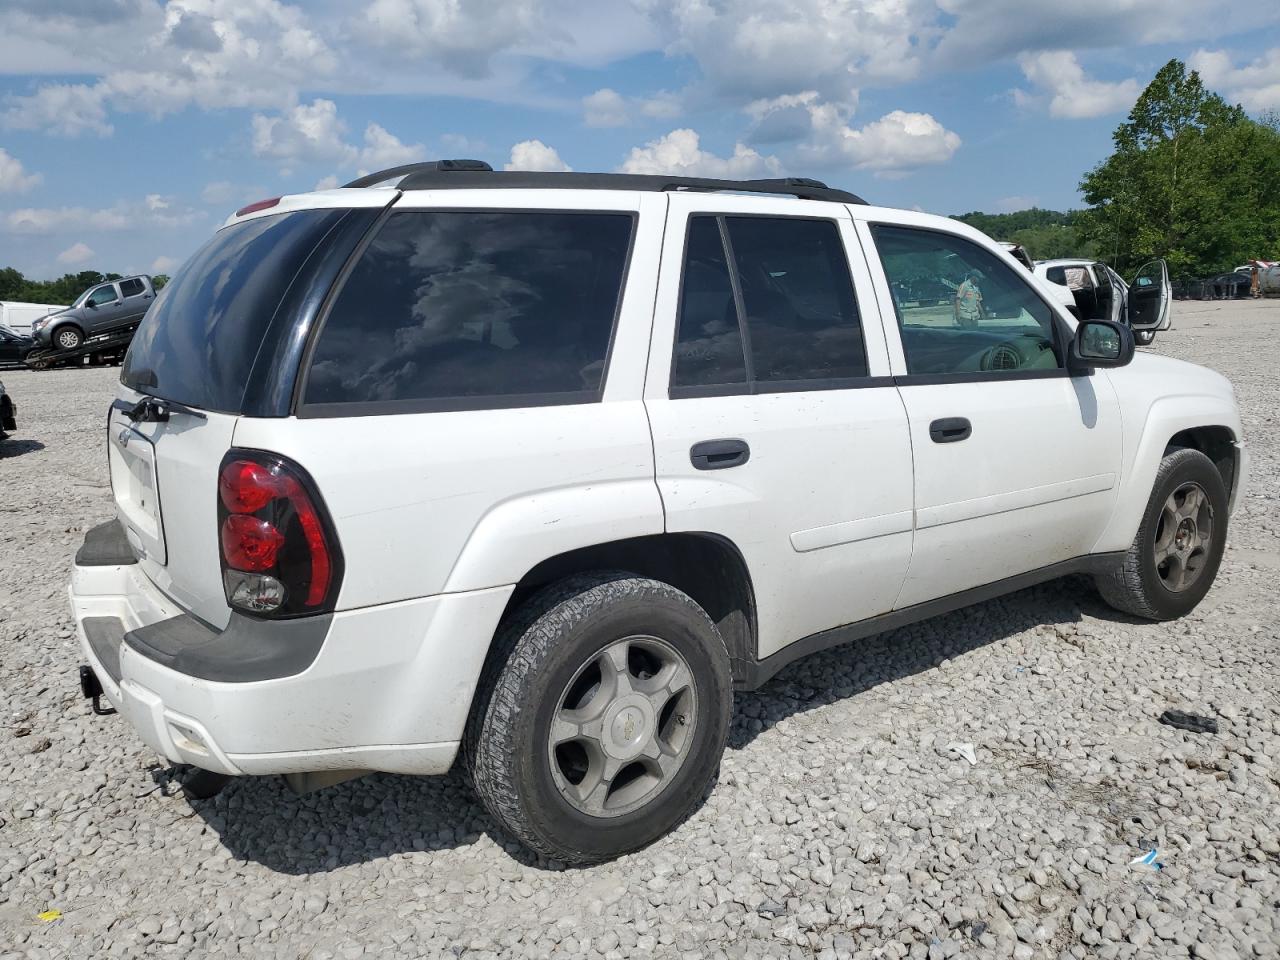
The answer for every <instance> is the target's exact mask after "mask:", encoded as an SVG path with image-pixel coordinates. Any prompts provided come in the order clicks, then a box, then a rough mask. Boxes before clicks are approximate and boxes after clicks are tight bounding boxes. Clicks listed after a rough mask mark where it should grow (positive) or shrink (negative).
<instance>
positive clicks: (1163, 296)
mask: <svg viewBox="0 0 1280 960" xmlns="http://www.w3.org/2000/svg"><path fill="white" fill-rule="evenodd" d="M1172 299H1173V290H1172V288H1171V287H1170V286H1169V268H1168V267H1166V266H1165V262H1164V261H1163V260H1152V261H1151V262H1150V263H1148V264H1146V265H1144V266H1143V268H1142V269H1141V270H1139V271H1138V275H1137V276H1136V277H1134V278H1133V283H1132V285H1130V287H1129V326H1130V327H1132V328H1133V329H1134V330H1135V331H1142V330H1149V331H1151V332H1152V333H1154V332H1155V331H1157V330H1168V329H1169V324H1170V316H1169V302H1170V301H1171V300H1172Z"/></svg>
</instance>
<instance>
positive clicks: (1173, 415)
mask: <svg viewBox="0 0 1280 960" xmlns="http://www.w3.org/2000/svg"><path fill="white" fill-rule="evenodd" d="M1240 436H1241V431H1240V415H1239V412H1238V411H1237V409H1236V407H1235V404H1234V402H1232V401H1231V400H1229V399H1227V398H1226V397H1222V396H1215V395H1205V394H1201V395H1183V396H1177V397H1166V398H1163V399H1160V400H1157V401H1155V402H1154V403H1153V404H1152V405H1151V406H1150V408H1149V409H1148V411H1147V414H1146V417H1145V421H1144V422H1143V424H1142V426H1141V434H1140V437H1139V439H1138V442H1137V444H1136V450H1135V452H1134V453H1133V455H1132V456H1131V457H1130V458H1129V459H1128V460H1127V462H1126V464H1125V467H1124V470H1123V474H1122V479H1121V483H1120V491H1119V494H1118V496H1117V499H1116V505H1115V508H1114V509H1113V511H1112V514H1111V519H1110V521H1109V522H1108V524H1107V527H1106V529H1105V530H1104V531H1103V533H1102V535H1101V536H1100V537H1099V538H1098V541H1097V542H1096V543H1095V544H1094V547H1093V550H1092V551H1091V552H1093V553H1107V552H1111V551H1117V550H1127V549H1129V546H1130V544H1132V543H1133V538H1134V537H1135V536H1136V535H1137V532H1138V525H1139V524H1140V523H1141V521H1142V516H1143V513H1144V512H1145V510H1146V506H1147V501H1148V499H1149V498H1150V496H1151V489H1152V485H1153V484H1154V483H1155V477H1156V472H1157V471H1158V470H1159V468H1160V461H1161V460H1162V459H1164V457H1165V455H1166V454H1167V453H1168V452H1169V451H1170V450H1171V449H1194V450H1199V451H1200V452H1202V453H1204V454H1205V455H1206V456H1208V457H1209V459H1210V460H1212V461H1213V462H1214V464H1215V465H1216V466H1217V467H1218V470H1219V472H1220V473H1222V474H1223V481H1224V483H1225V484H1226V487H1227V494H1228V500H1229V502H1230V504H1231V507H1232V509H1233V510H1234V508H1235V505H1236V500H1237V497H1238V494H1239V492H1240V489H1241V487H1242V485H1243V481H1244V479H1245V476H1246V474H1247V470H1246V469H1245V468H1246V461H1245V458H1244V453H1243V450H1242V444H1241V441H1240ZM1224 460H1225V461H1227V462H1226V463H1222V462H1220V461H1224ZM1224 471H1225V472H1224ZM1228 473H1229V477H1228ZM1228 480H1229V482H1228Z"/></svg>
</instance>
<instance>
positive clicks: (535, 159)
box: [503, 140, 573, 172]
mask: <svg viewBox="0 0 1280 960" xmlns="http://www.w3.org/2000/svg"><path fill="white" fill-rule="evenodd" d="M503 169H504V170H545V171H551V172H568V171H569V170H572V169H573V168H572V167H571V166H569V165H568V164H567V163H565V162H564V161H563V160H561V159H560V154H558V153H557V152H556V151H555V148H554V147H548V146H547V145H546V144H545V143H543V142H542V141H541V140H522V141H520V142H519V143H517V144H516V145H515V146H513V147H512V148H511V159H510V160H508V161H507V163H506V164H505V165H504V167H503Z"/></svg>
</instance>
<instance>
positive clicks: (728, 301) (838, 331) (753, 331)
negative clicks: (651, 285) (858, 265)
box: [671, 216, 868, 396]
mask: <svg viewBox="0 0 1280 960" xmlns="http://www.w3.org/2000/svg"><path fill="white" fill-rule="evenodd" d="M867 373H868V371H867V359H866V350H865V347H864V345H863V339H862V324H861V319H860V317H859V315H858V305H857V300H856V299H855V297H854V291H853V278H852V276H851V275H850V273H849V264H848V260H847V259H846V257H845V252H844V244H843V243H842V242H841V240H840V232H839V229H838V228H837V226H836V224H835V223H834V222H833V221H830V220H807V219H801V218H795V217H733V216H723V217H717V216H698V217H692V218H690V221H689V236H688V242H687V246H686V252H685V265H684V274H683V279H682V287H681V298H680V313H679V322H678V328H677V334H676V349H675V356H674V363H673V367H672V376H671V386H672V391H673V392H672V395H673V396H681V395H690V392H691V391H692V393H694V394H696V393H698V392H699V391H702V392H705V391H706V390H707V389H711V390H713V391H716V392H750V393H767V392H770V391H771V390H785V389H793V388H801V389H820V388H823V387H839V386H842V385H845V382H846V381H851V380H857V379H860V378H865V377H866V376H867Z"/></svg>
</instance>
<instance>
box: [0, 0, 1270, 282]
mask: <svg viewBox="0 0 1280 960" xmlns="http://www.w3.org/2000/svg"><path fill="white" fill-rule="evenodd" d="M1170 57H1178V58H1181V59H1183V60H1186V61H1187V62H1188V63H1189V64H1190V65H1192V66H1193V67H1195V68H1197V69H1199V70H1200V72H1201V76H1202V77H1203V78H1204V80H1205V82H1206V84H1207V85H1208V86H1209V87H1210V88H1211V89H1214V90H1216V91H1218V92H1220V93H1221V94H1223V95H1224V96H1225V97H1227V99H1228V100H1230V101H1231V102H1233V103H1240V104H1242V105H1243V106H1244V107H1245V108H1246V109H1247V110H1248V111H1250V112H1251V113H1254V114H1259V113H1261V112H1263V111H1267V110H1276V109H1280V5H1277V4H1267V3H1258V2H1256V0H1251V2H1248V3H1245V2H1239V0H1072V2H1070V3H1059V4H1052V5H1050V4H1046V3H1043V2H1034V0H1032V2H1028V0H594V2H586V3H583V2H570V0H297V2H293V3H289V2H284V0H168V2H161V0H0V266H15V267H17V268H18V269H19V270H21V271H22V272H23V273H25V274H26V275H27V276H29V277H33V278H36V279H46V278H50V277H54V276H60V275H61V274H63V273H67V272H73V271H77V270H83V269H95V270H102V271H115V272H119V273H135V272H152V273H171V272H172V271H173V270H174V269H175V268H176V267H177V266H178V265H179V264H180V263H181V262H182V261H183V260H185V259H186V258H187V257H188V256H189V255H190V254H191V253H192V252H193V251H194V250H195V249H196V248H197V247H198V246H199V245H200V244H201V243H203V242H204V241H205V239H207V238H208V237H209V235H210V234H211V233H212V232H213V231H214V230H215V229H216V228H217V226H218V225H219V224H220V223H221V222H222V221H223V220H224V219H225V218H226V216H227V215H228V214H229V213H231V212H232V211H234V210H235V209H236V208H237V207H239V206H241V205H243V204H245V203H248V202H251V201H254V200H258V199H262V198H264V197H270V196H276V195H279V194H282V193H298V192H304V191H307V190H312V189H316V188H317V187H319V188H324V187H327V186H333V185H337V184H341V183H344V182H346V181H348V180H350V179H352V178H354V177H355V176H357V175H359V174H361V173H364V172H368V171H371V170H378V169H383V168H385V167H389V166H394V165H396V164H400V163H406V162H410V161H414V160H425V159H437V158H442V157H468V158H476V159H480V160H486V161H488V162H489V163H491V164H492V165H493V166H494V167H495V168H501V167H506V168H509V169H529V170H565V169H573V170H582V171H623V172H633V173H664V174H682V175H690V176H713V177H759V176H779V175H791V176H809V177H816V178H818V179H822V180H825V181H826V182H828V183H829V184H831V185H833V186H839V187H843V188H845V189H848V190H852V191H853V192H855V193H858V194H860V195H862V196H863V197H865V198H866V199H868V200H869V201H870V202H873V203H878V204H882V205H886V206H898V207H916V208H920V209H923V210H928V211H931V212H935V213H943V214H955V213H962V212H966V211H969V210H985V211H988V212H1001V211H1008V210H1016V209H1022V208H1025V207H1029V206H1033V205H1034V206H1040V207H1048V208H1052V209H1066V208H1071V207H1075V206H1078V205H1080V203H1081V200H1080V196H1079V193H1078V191H1077V187H1078V184H1079V182H1080V178H1081V176H1082V175H1083V174H1084V173H1085V172H1086V171H1087V170H1088V169H1090V168H1091V167H1092V166H1094V165H1095V164H1097V163H1098V162H1099V161H1101V160H1102V159H1104V158H1105V157H1106V156H1107V154H1108V153H1109V152H1110V147H1111V133H1112V131H1113V130H1114V129H1115V127H1116V125H1117V124H1118V123H1120V122H1121V121H1122V120H1123V119H1124V117H1125V115H1126V114H1127V112H1128V110H1129V109H1130V107H1131V106H1132V105H1133V102H1134V100H1135V99H1136V97H1137V95H1138V94H1139V93H1140V92H1141V90H1142V88H1143V87H1144V86H1145V85H1146V83H1147V82H1148V81H1149V80H1150V79H1151V77H1152V76H1153V75H1154V73H1155V72H1156V70H1157V69H1159V67H1160V66H1161V65H1162V64H1164V63H1165V62H1166V61H1167V60H1168V59H1169V58H1170Z"/></svg>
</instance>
